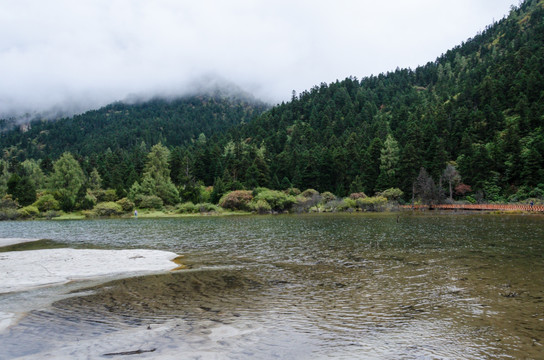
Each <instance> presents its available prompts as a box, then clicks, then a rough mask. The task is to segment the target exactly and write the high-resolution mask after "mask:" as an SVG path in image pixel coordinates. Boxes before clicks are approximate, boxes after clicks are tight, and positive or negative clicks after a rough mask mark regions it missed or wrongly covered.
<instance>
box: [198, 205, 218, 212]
mask: <svg viewBox="0 0 544 360" xmlns="http://www.w3.org/2000/svg"><path fill="white" fill-rule="evenodd" d="M195 210H196V211H197V212H201V213H204V212H221V211H222V209H221V208H220V207H219V206H217V205H214V204H211V203H199V204H196V205H195Z"/></svg>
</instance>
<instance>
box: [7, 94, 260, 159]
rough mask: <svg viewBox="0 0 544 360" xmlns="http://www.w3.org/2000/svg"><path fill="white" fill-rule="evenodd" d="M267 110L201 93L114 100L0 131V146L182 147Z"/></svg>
mask: <svg viewBox="0 0 544 360" xmlns="http://www.w3.org/2000/svg"><path fill="white" fill-rule="evenodd" d="M266 108H267V105H266V104H264V103H261V102H258V101H255V100H249V99H242V98H240V97H236V98H231V97H228V96H221V95H202V96H192V97H185V98H178V99H173V100H165V99H159V98H157V99H153V100H150V101H146V102H142V103H136V104H126V103H122V102H119V103H114V104H111V105H108V106H106V107H104V108H101V109H99V110H93V111H88V112H86V113H84V114H82V115H76V116H74V117H71V118H63V119H59V120H56V121H49V120H44V121H34V122H32V123H30V126H28V125H23V126H21V127H18V128H16V129H13V130H11V131H5V132H3V133H1V134H0V146H1V147H2V148H8V147H10V146H17V147H18V148H19V149H20V150H23V151H24V154H19V155H20V156H24V157H30V158H43V157H44V156H50V157H53V158H56V157H58V156H59V155H60V154H62V153H63V152H64V151H70V152H72V153H74V154H79V155H83V156H89V155H92V154H96V153H101V152H104V151H106V150H107V149H108V148H110V149H111V150H113V151H115V150H116V149H123V150H131V149H133V148H134V147H136V146H139V145H140V144H141V142H142V141H143V142H145V143H147V144H148V145H153V144H156V143H158V142H162V143H164V144H166V145H169V146H177V145H183V144H185V143H187V142H190V141H191V140H194V139H196V138H197V137H198V136H199V135H200V134H204V135H205V136H211V135H212V134H214V133H217V132H221V131H224V130H225V129H227V128H230V127H232V126H236V125H239V124H241V123H243V122H246V121H249V120H251V119H252V118H253V117H255V116H257V115H258V114H260V113H261V112H263V111H264V110H265V109H266Z"/></svg>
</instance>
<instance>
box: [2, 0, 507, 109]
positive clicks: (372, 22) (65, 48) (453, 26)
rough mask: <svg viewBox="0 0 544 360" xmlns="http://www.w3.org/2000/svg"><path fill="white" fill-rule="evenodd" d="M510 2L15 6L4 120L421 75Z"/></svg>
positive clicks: (9, 28) (5, 39)
mask: <svg viewBox="0 0 544 360" xmlns="http://www.w3.org/2000/svg"><path fill="white" fill-rule="evenodd" d="M511 3H512V1H511V0H459V1H457V2H451V1H437V0H413V1H402V0H390V1H387V2H383V1H382V2H377V1H368V0H337V1H309V0H295V1H287V0H279V1H273V2H272V1H250V0H231V1H218V0H217V1H216V0H200V1H198V2H196V1H185V0H182V1H175V0H154V1H144V0H95V1H91V0H88V1H84V0H81V1H69V0H65V1H63V0H52V1H39V0H5V1H2V2H1V3H0V79H1V81H0V114H6V113H8V112H10V111H18V112H20V111H42V110H46V109H49V108H51V107H54V106H67V104H71V106H72V109H76V110H80V111H81V110H85V109H88V108H90V107H97V106H100V105H104V104H106V103H109V102H111V101H115V100H119V99H124V98H125V97H127V96H128V95H130V94H147V95H151V94H155V93H181V92H185V91H190V86H191V85H190V84H193V83H194V80H195V79H196V78H199V77H201V76H203V75H210V74H212V75H217V76H220V77H222V78H224V79H227V80H230V81H232V82H235V83H237V84H239V85H240V86H241V87H242V88H245V89H247V90H249V91H251V92H254V93H255V95H256V96H257V97H261V98H264V99H266V100H271V101H281V100H284V99H288V98H289V97H290V94H291V90H293V89H295V90H296V91H297V92H300V91H302V90H305V89H308V88H310V87H312V86H313V85H316V84H319V83H321V82H331V81H334V80H336V79H343V78H345V77H346V76H350V75H353V76H357V77H363V76H368V75H371V74H378V73H380V72H386V71H389V70H394V69H395V68H396V67H397V66H399V67H401V68H404V67H412V68H415V67H416V66H418V65H421V64H425V63H426V62H428V61H432V60H434V59H435V58H436V57H437V56H439V55H440V54H441V53H443V52H445V51H447V50H448V49H449V48H451V47H453V46H455V45H458V44H460V43H461V42H462V41H464V40H466V39H467V38H469V37H472V36H474V35H475V34H476V33H477V32H478V31H480V30H483V29H484V28H485V26H487V25H489V24H490V23H491V22H492V21H493V19H495V20H499V19H500V18H502V17H503V16H504V15H505V14H507V13H508V11H509V8H510V5H511Z"/></svg>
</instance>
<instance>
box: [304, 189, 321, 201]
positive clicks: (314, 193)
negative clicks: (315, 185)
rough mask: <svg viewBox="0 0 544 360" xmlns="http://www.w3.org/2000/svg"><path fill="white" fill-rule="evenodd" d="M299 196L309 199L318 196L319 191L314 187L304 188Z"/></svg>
mask: <svg viewBox="0 0 544 360" xmlns="http://www.w3.org/2000/svg"><path fill="white" fill-rule="evenodd" d="M300 196H302V197H305V198H307V199H311V198H313V197H315V196H319V191H317V190H314V189H306V190H304V191H303V192H302V194H300Z"/></svg>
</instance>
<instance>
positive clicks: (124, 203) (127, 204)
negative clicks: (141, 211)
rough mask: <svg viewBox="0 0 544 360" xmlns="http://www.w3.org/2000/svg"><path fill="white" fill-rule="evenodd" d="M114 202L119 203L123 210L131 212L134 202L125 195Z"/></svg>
mask: <svg viewBox="0 0 544 360" xmlns="http://www.w3.org/2000/svg"><path fill="white" fill-rule="evenodd" d="M115 203H116V204H119V205H120V206H121V208H122V209H123V211H124V212H131V211H132V210H134V206H135V205H134V203H133V202H132V201H130V200H129V199H128V198H126V197H125V198H122V199H119V200H117V201H116V202H115Z"/></svg>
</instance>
